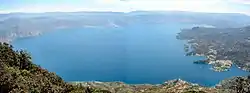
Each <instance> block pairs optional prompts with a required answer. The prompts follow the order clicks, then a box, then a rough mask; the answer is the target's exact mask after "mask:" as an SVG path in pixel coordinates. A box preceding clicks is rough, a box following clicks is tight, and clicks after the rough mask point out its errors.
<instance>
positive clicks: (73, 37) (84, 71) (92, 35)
mask: <svg viewBox="0 0 250 93" xmlns="http://www.w3.org/2000/svg"><path fill="white" fill-rule="evenodd" d="M183 27H189V26H188V25H187V24H179V23H171V24H131V25H127V26H124V27H119V28H114V27H113V28H112V27H93V28H92V27H90V28H71V29H62V30H57V31H51V32H48V33H45V34H43V35H41V36H36V37H30V38H22V39H18V40H15V41H14V42H13V43H12V44H13V45H14V47H15V48H16V49H25V50H27V51H29V52H30V53H31V55H32V57H33V62H34V63H36V64H39V65H41V66H42V67H43V68H46V69H48V70H49V71H52V72H56V73H57V74H58V75H59V76H61V77H62V78H63V79H64V80H66V81H93V80H97V81H104V82H105V81H122V82H125V83H129V84H144V83H149V84H159V83H164V82H165V81H167V80H171V79H176V78H181V79H184V80H187V81H189V82H192V83H198V84H201V85H205V86H213V85H215V84H217V83H218V82H219V81H220V80H223V79H226V78H230V77H232V76H243V75H247V74H249V73H248V72H245V71H242V70H240V69H238V68H236V67H233V68H232V69H230V71H228V72H214V71H212V70H210V69H209V68H210V66H209V65H205V64H203V65H201V64H193V61H194V60H198V59H203V57H195V56H194V57H188V56H185V52H184V43H185V41H181V40H177V39H176V35H177V33H178V32H180V29H181V28H183Z"/></svg>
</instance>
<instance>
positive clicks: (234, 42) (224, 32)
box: [177, 26, 250, 71]
mask: <svg viewBox="0 0 250 93" xmlns="http://www.w3.org/2000/svg"><path fill="white" fill-rule="evenodd" d="M177 38H178V39H180V40H186V41H187V43H188V45H189V46H188V48H190V49H189V50H191V51H187V55H188V56H190V55H196V56H205V57H206V59H205V60H203V61H199V62H205V63H208V64H211V65H213V67H212V69H213V70H215V71H227V70H228V69H229V68H230V67H231V66H232V64H235V65H236V66H238V67H239V68H241V69H243V70H246V71H250V59H249V56H250V48H249V47H250V26H246V27H239V28H206V27H193V28H192V29H182V31H181V32H180V33H179V34H178V35H177ZM185 50H187V45H185ZM199 62H197V61H195V63H199Z"/></svg>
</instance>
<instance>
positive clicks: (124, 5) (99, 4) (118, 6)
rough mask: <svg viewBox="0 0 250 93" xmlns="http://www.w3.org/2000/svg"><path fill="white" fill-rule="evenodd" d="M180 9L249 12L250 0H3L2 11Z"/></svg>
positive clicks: (0, 7)
mask: <svg viewBox="0 0 250 93" xmlns="http://www.w3.org/2000/svg"><path fill="white" fill-rule="evenodd" d="M135 10H179V11H195V12H223V13H225V12H227V13H228V12H229V13H232V12H233V13H245V14H249V15H250V0H0V13H3V12H53V11H62V12H68V11H122V12H128V11H135Z"/></svg>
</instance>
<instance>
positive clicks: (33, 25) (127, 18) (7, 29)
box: [0, 11, 250, 42]
mask: <svg viewBox="0 0 250 93" xmlns="http://www.w3.org/2000/svg"><path fill="white" fill-rule="evenodd" d="M171 22H181V23H187V24H206V25H211V26H214V27H220V28H225V27H242V26H246V25H249V24H250V17H249V16H247V15H244V14H234V13H226V14H223V13H197V12H181V11H134V12H129V13H122V12H68V13H65V12H49V13H10V14H0V41H2V42H11V41H12V40H14V39H16V38H20V37H27V36H36V35H40V34H42V33H44V32H47V31H53V30H56V29H64V28H75V27H124V26H127V25H133V24H138V23H139V24H163V23H171Z"/></svg>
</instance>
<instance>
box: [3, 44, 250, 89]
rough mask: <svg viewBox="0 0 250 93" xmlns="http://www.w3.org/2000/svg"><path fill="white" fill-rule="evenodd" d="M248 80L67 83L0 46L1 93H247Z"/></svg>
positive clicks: (25, 56)
mask: <svg viewBox="0 0 250 93" xmlns="http://www.w3.org/2000/svg"><path fill="white" fill-rule="evenodd" d="M249 85H250V79H249V78H244V77H236V78H234V79H228V80H225V81H223V82H222V83H221V84H220V85H218V88H215V87H211V88H210V87H202V86H199V85H198V84H192V83H188V82H186V81H183V80H180V79H176V80H171V81H167V82H165V83H163V84H158V85H150V84H141V85H129V84H124V83H122V82H75V83H73V82H71V83H67V82H65V81H63V79H62V78H61V77H59V76H57V75H56V74H55V73H51V72H49V71H47V70H46V69H43V68H42V67H40V66H38V65H35V64H33V63H32V60H31V57H30V55H29V54H28V53H27V52H25V51H23V50H20V51H17V50H14V49H13V46H11V45H9V44H7V43H0V93H248V92H250V89H249Z"/></svg>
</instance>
